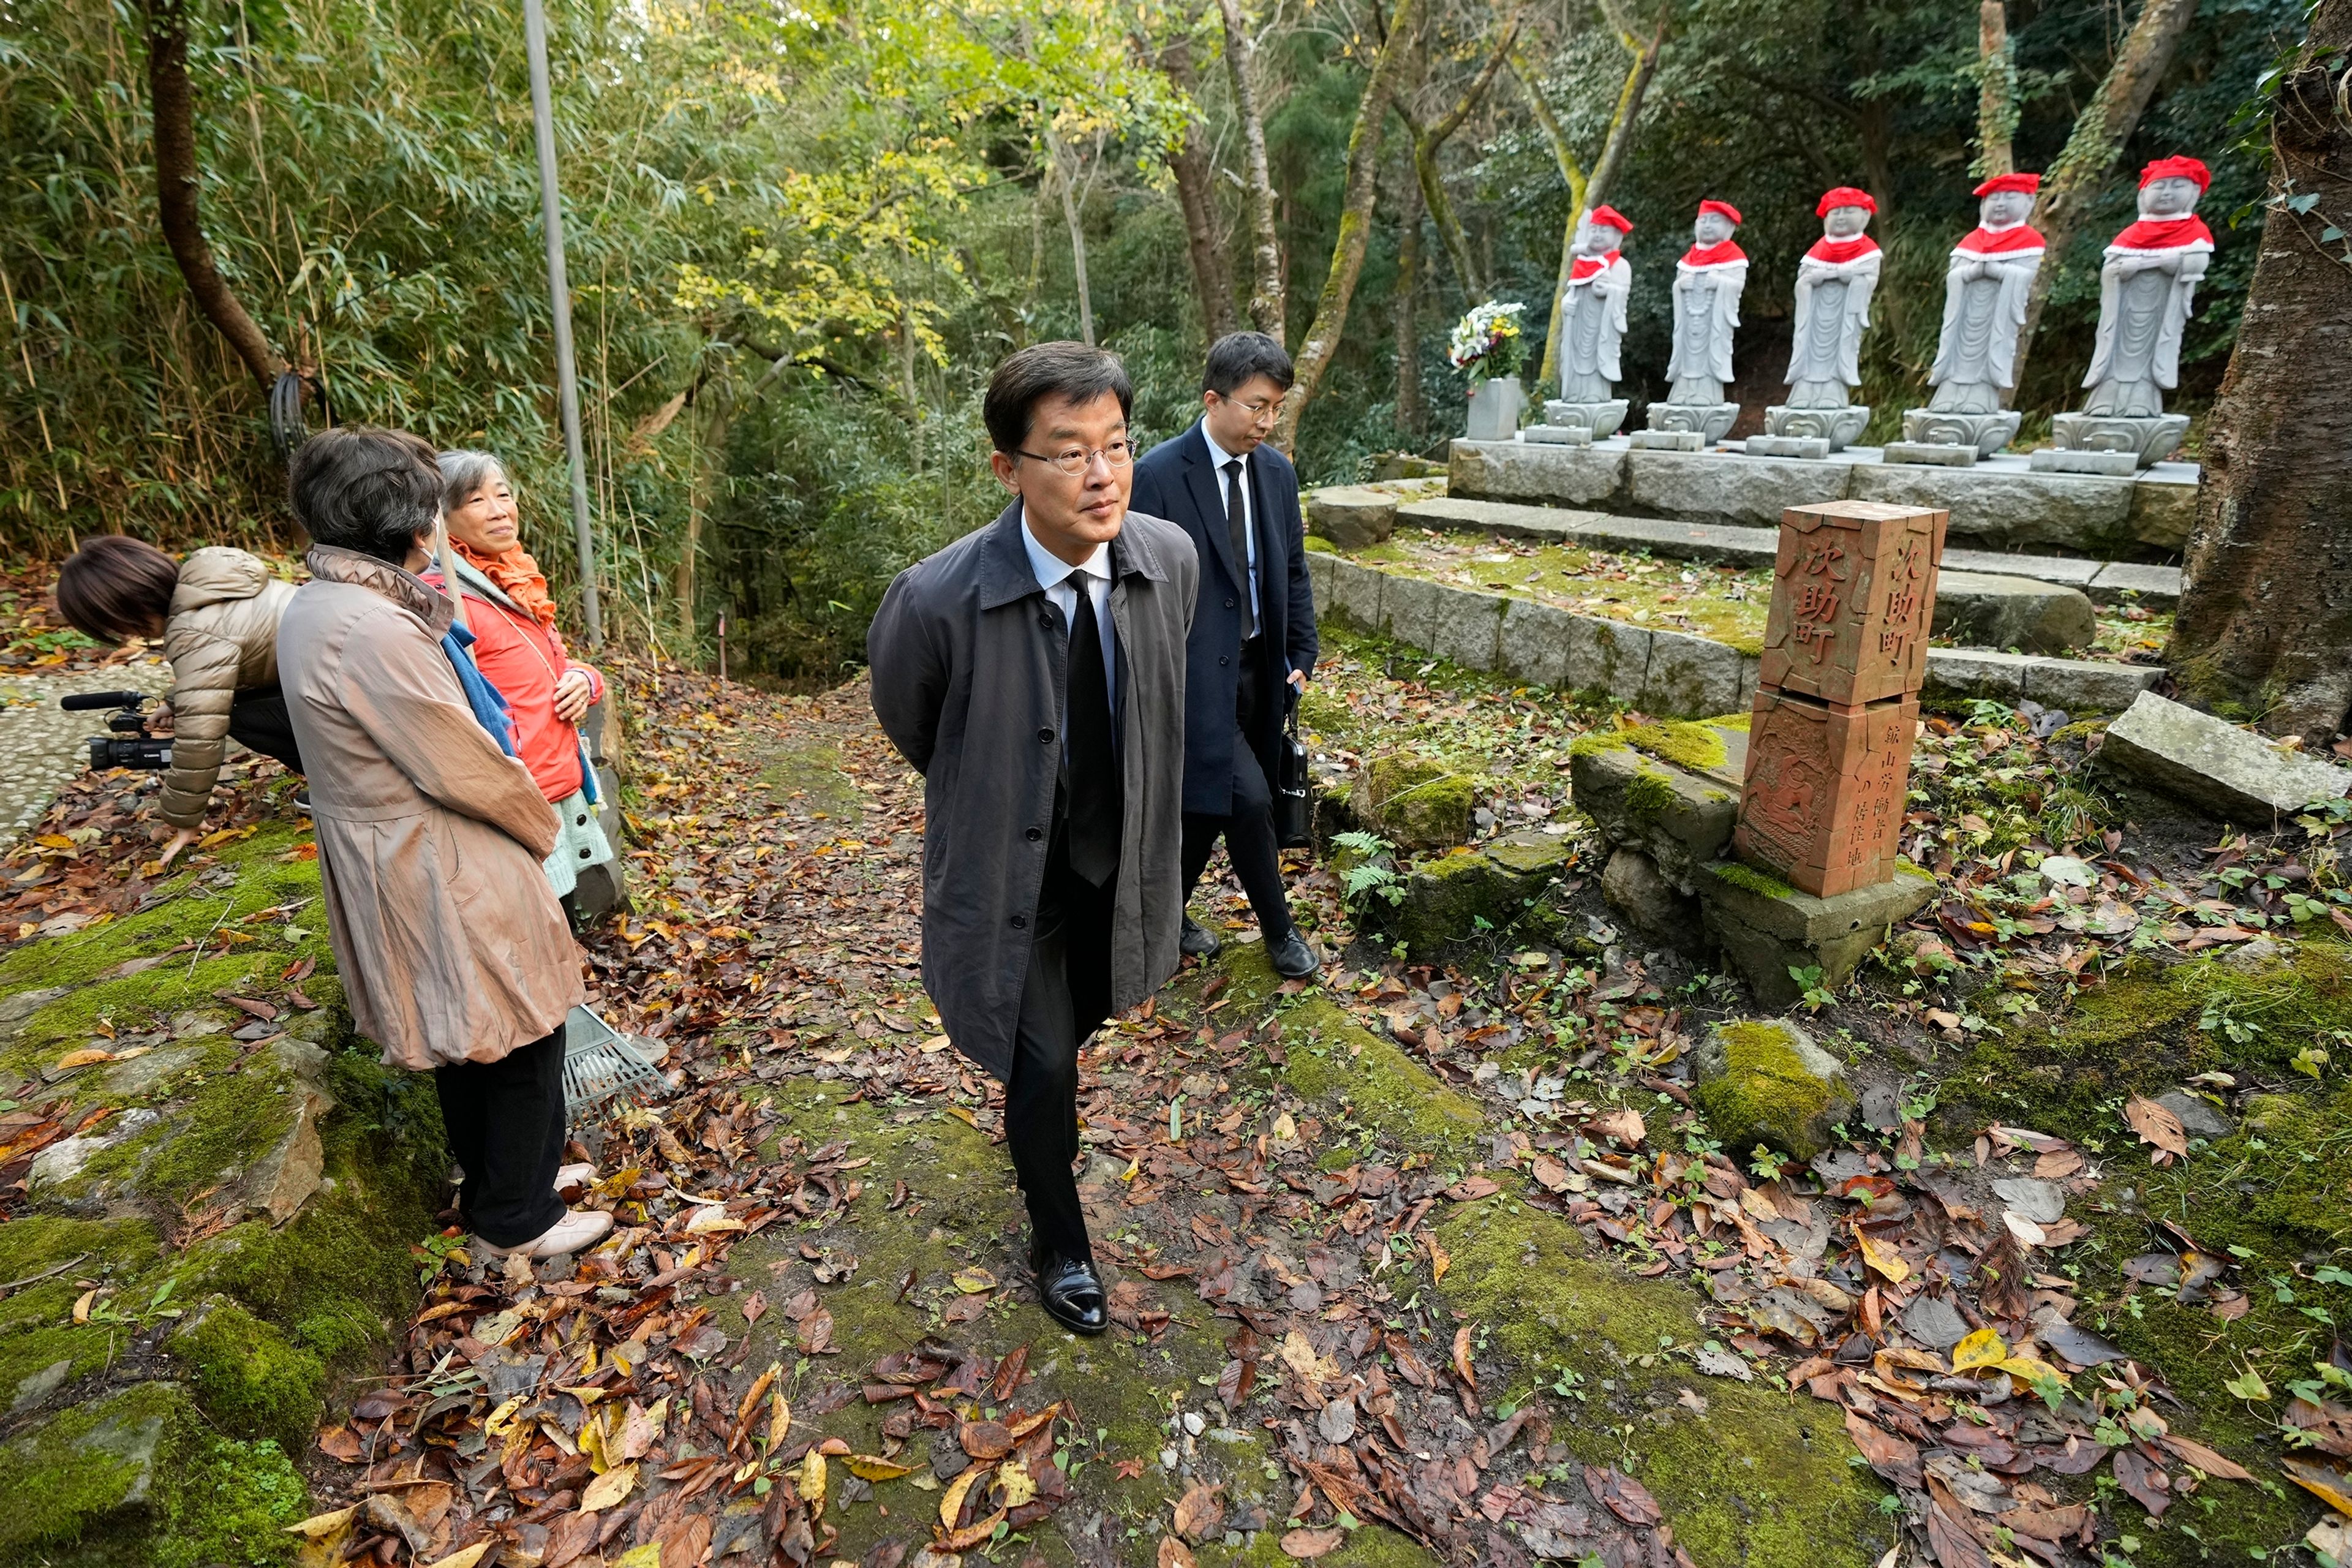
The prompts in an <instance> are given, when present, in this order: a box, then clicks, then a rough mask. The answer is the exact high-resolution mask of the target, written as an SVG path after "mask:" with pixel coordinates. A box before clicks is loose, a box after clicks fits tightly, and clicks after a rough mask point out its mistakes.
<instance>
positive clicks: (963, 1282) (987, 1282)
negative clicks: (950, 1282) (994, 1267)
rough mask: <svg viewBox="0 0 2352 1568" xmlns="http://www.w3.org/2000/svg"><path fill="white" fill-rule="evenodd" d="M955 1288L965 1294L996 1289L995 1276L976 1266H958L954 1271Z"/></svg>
mask: <svg viewBox="0 0 2352 1568" xmlns="http://www.w3.org/2000/svg"><path fill="white" fill-rule="evenodd" d="M955 1288H956V1289H959V1290H961V1291H962V1292H963V1293H964V1294H965V1295H967V1296H977V1295H980V1294H981V1293H982V1291H987V1290H993V1289H996V1276H995V1275H993V1274H991V1273H990V1272H989V1271H988V1270H987V1269H985V1268H978V1267H974V1268H959V1269H957V1270H956V1271H955Z"/></svg>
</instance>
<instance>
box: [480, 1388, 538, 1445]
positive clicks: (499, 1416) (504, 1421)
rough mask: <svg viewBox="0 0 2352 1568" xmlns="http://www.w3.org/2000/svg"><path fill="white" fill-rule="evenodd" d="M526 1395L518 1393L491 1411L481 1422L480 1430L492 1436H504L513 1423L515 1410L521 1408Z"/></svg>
mask: <svg viewBox="0 0 2352 1568" xmlns="http://www.w3.org/2000/svg"><path fill="white" fill-rule="evenodd" d="M526 1397H527V1396H526V1395H524V1394H516V1395H515V1396H514V1397H513V1398H512V1399H509V1400H508V1401H507V1402H506V1403H505V1404H504V1405H499V1407H498V1408H497V1409H496V1410H493V1411H491V1412H490V1418H489V1419H488V1420H487V1421H485V1422H483V1423H482V1430H483V1431H484V1432H485V1433H487V1434H488V1435H489V1436H493V1437H503V1436H506V1435H507V1428H508V1427H509V1426H513V1425H514V1418H515V1412H516V1411H518V1410H520V1409H521V1408H522V1406H523V1401H524V1399H525V1398H526Z"/></svg>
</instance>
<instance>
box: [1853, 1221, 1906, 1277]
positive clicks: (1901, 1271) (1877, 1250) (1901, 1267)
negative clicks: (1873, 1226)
mask: <svg viewBox="0 0 2352 1568" xmlns="http://www.w3.org/2000/svg"><path fill="white" fill-rule="evenodd" d="M1853 1238H1854V1240H1855V1241H1856V1242H1858V1243H1859V1244H1860V1245H1861V1247H1862V1260H1863V1261H1864V1263H1866V1264H1868V1265H1869V1266H1870V1267H1871V1268H1874V1269H1876V1270H1877V1271H1878V1272H1879V1273H1880V1274H1881V1275H1882V1276H1884V1277H1885V1280H1886V1282H1887V1283H1888V1284H1889V1285H1900V1284H1902V1283H1903V1281H1905V1280H1906V1279H1910V1278H1911V1266H1910V1265H1909V1264H1908V1263H1906V1262H1904V1261H1903V1255H1902V1254H1901V1253H1899V1252H1897V1251H1895V1249H1894V1248H1893V1247H1888V1246H1887V1245H1885V1243H1884V1242H1881V1241H1880V1240H1878V1239H1877V1238H1876V1237H1874V1236H1872V1235H1871V1234H1870V1232H1868V1231H1866V1230H1857V1231H1855V1232H1854V1233H1853Z"/></svg>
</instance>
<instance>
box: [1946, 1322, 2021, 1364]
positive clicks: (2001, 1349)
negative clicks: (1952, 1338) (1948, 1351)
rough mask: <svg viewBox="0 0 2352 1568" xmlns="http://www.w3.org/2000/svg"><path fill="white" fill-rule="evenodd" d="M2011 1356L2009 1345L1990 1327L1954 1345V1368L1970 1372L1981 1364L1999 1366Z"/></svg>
mask: <svg viewBox="0 0 2352 1568" xmlns="http://www.w3.org/2000/svg"><path fill="white" fill-rule="evenodd" d="M2008 1356H2009V1347H2008V1346H2007V1345H2005V1344H2003V1343H2001V1342H2000V1335H1999V1334H1997V1333H1995V1332H1994V1331H1992V1330H1990V1329H1979V1330H1978V1331H1976V1332H1974V1333H1972V1334H1970V1335H1969V1336H1968V1337H1967V1338H1965V1339H1963V1340H1962V1341H1960V1342H1959V1343H1958V1344H1956V1345H1954V1346H1953V1347H1952V1370H1953V1371H1954V1372H1968V1371H1970V1370H1971V1369H1973V1368H1976V1367H1980V1366H1999V1365H2000V1363H2002V1362H2003V1361H2005V1360H2007V1359H2008Z"/></svg>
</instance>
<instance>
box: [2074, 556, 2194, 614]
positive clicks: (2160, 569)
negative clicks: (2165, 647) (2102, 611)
mask: <svg viewBox="0 0 2352 1568" xmlns="http://www.w3.org/2000/svg"><path fill="white" fill-rule="evenodd" d="M2084 593H2086V594H2088V595H2090V596H2091V598H2092V601H2093V602H2094V603H2095V604H2101V605H2121V604H2134V605H2141V606H2143V607H2145V608H2147V609H2151V610H2169V609H2174V608H2176V607H2178V606H2179V604H2180V568H2179V567H2178V566H2140V565H2136V564H2134V563H2131V562H2128V561H2110V562H2108V563H2106V564H2105V565H2104V566H2102V567H2100V568H2099V574H2098V575H2097V576H2095V577H2094V578H2092V579H2091V581H2090V584H2089V585H2088V586H2087V587H2085V588H2084Z"/></svg>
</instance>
